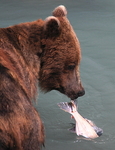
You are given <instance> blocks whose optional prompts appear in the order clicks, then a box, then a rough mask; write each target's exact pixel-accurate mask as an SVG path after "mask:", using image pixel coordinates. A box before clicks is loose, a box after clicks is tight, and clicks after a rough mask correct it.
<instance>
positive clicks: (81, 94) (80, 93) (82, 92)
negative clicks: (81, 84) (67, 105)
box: [77, 89, 85, 97]
mask: <svg viewBox="0 0 115 150" xmlns="http://www.w3.org/2000/svg"><path fill="white" fill-rule="evenodd" d="M83 95H85V90H84V89H83V90H82V91H79V92H78V93H77V96H78V97H80V96H83Z"/></svg>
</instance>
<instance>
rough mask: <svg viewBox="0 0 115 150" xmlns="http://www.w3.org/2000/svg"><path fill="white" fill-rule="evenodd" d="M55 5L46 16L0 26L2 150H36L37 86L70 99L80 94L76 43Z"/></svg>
mask: <svg viewBox="0 0 115 150" xmlns="http://www.w3.org/2000/svg"><path fill="white" fill-rule="evenodd" d="M66 15H67V11H66V9H65V7H64V6H62V5H61V6H59V7H57V8H56V9H55V10H54V11H53V16H50V17H48V18H46V20H44V21H43V20H41V19H40V20H36V21H33V22H26V23H21V24H18V25H13V26H10V27H7V28H1V29H0V150H40V148H41V146H42V145H43V144H44V127H43V124H42V121H41V119H40V116H39V114H38V113H37V111H36V110H35V108H34V107H33V104H32V102H33V100H35V99H36V95H37V85H38V84H39V85H40V87H41V89H42V90H43V91H46V92H48V91H51V90H58V91H60V92H61V93H63V94H65V95H67V96H68V97H69V98H70V99H72V100H74V99H76V98H78V97H79V96H82V95H84V89H83V87H82V85H81V81H80V74H79V63H80V59H81V51H80V44H79V41H78V39H77V37H76V34H75V32H74V30H73V28H72V26H71V24H70V23H69V21H68V19H67V17H66Z"/></svg>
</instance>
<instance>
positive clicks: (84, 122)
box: [58, 101, 103, 139]
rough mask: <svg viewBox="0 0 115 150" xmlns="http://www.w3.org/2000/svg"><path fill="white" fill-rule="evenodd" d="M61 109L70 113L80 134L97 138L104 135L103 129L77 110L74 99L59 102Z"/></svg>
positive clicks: (76, 130)
mask: <svg viewBox="0 0 115 150" xmlns="http://www.w3.org/2000/svg"><path fill="white" fill-rule="evenodd" d="M58 106H59V107H60V109H62V110H64V111H65V112H68V113H70V114H71V115H72V116H73V118H74V119H75V121H76V124H75V126H74V128H72V129H71V130H75V132H76V134H77V135H78V136H83V137H85V138H90V139H95V138H97V137H99V136H101V135H102V133H103V130H102V129H101V128H99V127H97V126H96V125H95V124H94V123H93V122H92V121H91V120H88V119H86V118H83V117H82V116H81V115H80V114H79V113H78V111H77V106H76V104H75V103H74V101H71V102H60V103H58Z"/></svg>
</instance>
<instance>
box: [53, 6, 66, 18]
mask: <svg viewBox="0 0 115 150" xmlns="http://www.w3.org/2000/svg"><path fill="white" fill-rule="evenodd" d="M52 14H53V16H55V17H64V16H66V15H67V10H66V8H65V6H63V5H60V6H58V7H56V8H55V9H54V11H53V13H52Z"/></svg>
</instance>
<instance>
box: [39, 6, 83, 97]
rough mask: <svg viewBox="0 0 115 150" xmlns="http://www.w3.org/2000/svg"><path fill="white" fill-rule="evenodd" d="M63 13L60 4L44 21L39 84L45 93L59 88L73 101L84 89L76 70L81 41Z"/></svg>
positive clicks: (78, 62) (77, 69)
mask: <svg viewBox="0 0 115 150" xmlns="http://www.w3.org/2000/svg"><path fill="white" fill-rule="evenodd" d="M66 15H67V11H66V8H65V7H64V6H63V5H61V6H58V7H57V8H55V9H54V11H53V16H50V17H48V18H46V20H45V21H44V25H43V31H42V37H41V48H42V51H43V52H42V54H41V58H40V61H41V66H40V73H39V84H40V87H41V89H42V90H44V91H46V92H48V91H51V90H58V91H60V92H61V93H63V94H65V95H67V96H68V97H69V98H70V99H71V100H74V99H77V98H78V97H79V96H82V95H84V93H85V91H84V88H83V86H82V84H81V80H80V73H79V64H80V60H81V49H80V43H79V41H78V38H77V36H76V34H75V32H74V30H73V28H72V26H71V24H70V22H69V20H68V19H67V16H66Z"/></svg>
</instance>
